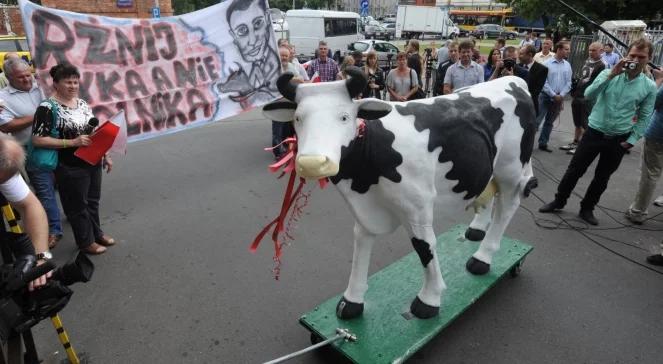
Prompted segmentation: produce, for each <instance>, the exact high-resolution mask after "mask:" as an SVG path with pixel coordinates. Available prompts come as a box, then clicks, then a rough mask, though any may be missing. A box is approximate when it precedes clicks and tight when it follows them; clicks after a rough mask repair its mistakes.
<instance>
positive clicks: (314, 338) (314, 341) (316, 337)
mask: <svg viewBox="0 0 663 364" xmlns="http://www.w3.org/2000/svg"><path fill="white" fill-rule="evenodd" d="M322 341H323V340H322V337H320V335H318V334H316V333H314V332H312V333H311V345H315V344H317V343H319V342H322Z"/></svg>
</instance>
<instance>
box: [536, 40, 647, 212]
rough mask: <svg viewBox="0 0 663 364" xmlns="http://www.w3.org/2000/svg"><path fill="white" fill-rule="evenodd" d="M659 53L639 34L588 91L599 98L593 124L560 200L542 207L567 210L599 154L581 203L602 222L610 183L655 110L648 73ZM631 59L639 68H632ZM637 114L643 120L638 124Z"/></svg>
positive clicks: (572, 164) (591, 97)
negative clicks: (601, 206)
mask: <svg viewBox="0 0 663 364" xmlns="http://www.w3.org/2000/svg"><path fill="white" fill-rule="evenodd" d="M652 53H653V49H652V45H651V43H650V42H649V41H647V40H644V39H638V40H636V41H635V42H633V43H632V44H631V45H630V46H629V49H628V55H627V58H626V59H622V60H620V61H619V62H618V63H617V65H616V66H615V67H613V68H612V69H609V70H608V69H606V70H603V72H601V73H600V74H599V75H598V77H596V80H594V82H593V83H592V84H591V85H589V87H587V89H586V90H585V97H586V98H587V99H589V100H596V102H595V104H594V107H593V108H592V112H591V114H590V115H589V128H588V129H587V131H586V132H585V134H584V135H583V137H582V139H580V143H578V148H577V149H576V153H575V155H573V158H571V162H570V163H569V166H568V168H567V169H566V173H564V177H562V181H561V182H560V183H559V186H558V187H557V194H556V195H555V199H554V200H553V201H552V202H550V203H548V204H545V205H544V206H542V207H541V208H540V209H539V211H540V212H544V213H546V212H553V211H557V210H561V209H562V208H564V205H566V200H567V199H568V198H569V196H570V195H571V192H573V188H575V186H576V183H578V180H579V179H580V177H582V176H583V175H584V174H585V172H586V171H587V168H589V166H590V165H591V164H592V162H593V161H594V159H596V157H599V162H598V164H597V165H596V170H595V171H594V179H592V182H591V183H590V185H589V187H588V188H587V192H586V193H585V197H584V198H583V199H582V201H581V202H580V213H579V216H580V218H581V219H583V220H585V221H586V222H587V223H589V224H591V225H598V221H597V220H596V218H595V217H594V207H595V206H596V204H597V203H598V202H599V199H600V198H601V194H603V191H605V189H606V188H607V187H608V181H609V180H610V176H611V175H612V174H613V173H614V172H615V171H616V170H617V168H619V164H620V163H621V161H622V158H623V157H624V154H625V153H626V150H627V149H630V148H632V147H633V144H635V143H636V142H637V141H638V140H639V139H640V138H641V137H642V133H643V132H644V129H645V127H646V126H647V121H648V120H649V118H650V117H651V115H652V113H653V111H654V102H655V100H656V84H655V83H654V81H652V80H651V79H649V78H647V76H645V75H644V74H643V70H644V68H645V66H646V65H647V62H649V59H650V58H651V56H652ZM627 62H629V63H634V64H635V68H633V69H630V68H627V67H626V65H627ZM636 113H637V116H638V121H637V123H635V124H634V123H633V122H632V121H633V116H635V115H636Z"/></svg>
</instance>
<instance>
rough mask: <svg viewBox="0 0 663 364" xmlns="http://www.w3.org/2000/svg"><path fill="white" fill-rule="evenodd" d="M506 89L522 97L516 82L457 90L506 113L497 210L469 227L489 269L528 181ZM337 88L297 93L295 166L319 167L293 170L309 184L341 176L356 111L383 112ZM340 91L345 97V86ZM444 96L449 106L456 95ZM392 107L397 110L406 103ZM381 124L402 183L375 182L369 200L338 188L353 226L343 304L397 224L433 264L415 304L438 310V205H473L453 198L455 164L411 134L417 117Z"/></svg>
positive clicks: (346, 184) (497, 168) (361, 286)
mask: <svg viewBox="0 0 663 364" xmlns="http://www.w3.org/2000/svg"><path fill="white" fill-rule="evenodd" d="M511 83H515V84H516V85H517V86H518V87H519V88H522V89H524V90H527V85H526V84H525V82H524V81H523V80H521V79H520V78H517V77H505V78H501V79H498V80H495V81H492V82H489V83H485V84H479V85H477V86H473V87H470V88H467V89H464V90H462V92H470V93H471V95H472V96H474V97H484V98H487V99H489V100H490V103H491V105H492V106H493V107H495V108H499V109H500V110H502V111H503V113H504V116H503V118H502V120H503V122H502V124H501V126H500V128H499V129H498V130H497V132H496V134H495V145H496V147H497V153H496V155H495V158H494V161H493V176H492V179H493V181H494V183H495V184H496V185H497V188H498V191H499V193H498V194H497V195H496V196H495V198H494V200H495V203H494V205H495V206H494V208H493V200H492V199H491V200H490V201H489V202H488V203H487V206H486V208H485V209H484V210H482V211H481V212H480V213H478V214H476V215H475V217H474V220H473V221H472V223H471V224H470V227H472V228H475V229H478V230H482V231H485V232H486V235H485V238H484V239H483V241H482V243H481V245H480V247H479V249H478V250H477V251H476V252H475V253H474V255H473V257H474V258H476V259H478V260H480V261H481V262H483V263H486V264H488V265H489V264H490V263H491V261H492V257H493V254H494V253H495V252H496V251H497V250H498V249H499V244H500V240H501V238H502V235H503V233H504V230H505V229H506V226H507V224H508V222H509V221H510V219H511V217H512V216H513V213H514V212H515V210H516V209H517V207H518V206H519V204H520V194H521V192H522V190H523V188H524V186H525V184H526V183H527V181H528V180H529V179H530V178H531V177H532V170H531V166H530V163H529V162H528V163H526V164H525V165H524V166H523V164H522V162H521V161H520V152H521V151H520V143H521V138H522V137H523V132H524V129H523V127H522V126H521V124H520V120H519V118H518V116H517V115H516V114H515V108H516V99H515V98H514V97H513V96H511V95H510V94H508V93H506V92H505V90H507V89H509V87H510V86H509V85H510V84H511ZM334 84H336V85H344V83H343V81H339V82H335V83H331V84H324V85H320V86H318V85H310V84H309V85H301V86H300V87H298V89H297V95H296V102H297V110H296V112H295V120H296V121H295V129H296V131H297V135H298V147H299V152H298V162H299V160H300V159H307V158H310V159H311V160H314V159H315V160H316V161H318V160H319V161H320V162H321V165H320V166H317V167H315V168H313V169H310V170H307V168H309V167H310V166H308V165H307V166H300V165H298V171H301V172H303V174H304V175H305V176H306V177H310V178H317V177H321V176H324V175H335V174H336V173H338V163H339V161H340V150H341V148H340V146H341V145H343V146H346V147H347V146H348V145H349V143H350V141H351V140H352V139H354V137H355V133H356V130H355V129H356V128H357V123H356V122H355V120H356V115H357V112H358V110H361V109H362V108H369V109H370V108H374V107H379V106H380V105H378V104H383V105H382V106H385V105H384V102H382V101H375V100H371V99H364V100H359V101H354V102H353V101H350V100H349V97H348V94H347V91H345V94H344V93H343V92H339V91H338V90H339V87H336V88H334V86H335V85H334ZM340 89H341V90H345V86H343V87H342V88H340ZM334 90H336V92H333V91H334ZM528 95H529V94H528ZM441 97H442V98H447V99H451V100H453V99H457V98H458V95H457V94H452V95H446V96H441ZM433 102H434V99H433V98H430V99H424V100H417V101H410V102H409V103H408V104H410V103H416V104H432V103H433ZM389 104H390V105H392V106H394V105H399V104H400V105H404V104H405V103H389ZM348 117H349V118H348ZM440 118H444V115H440ZM380 121H381V122H382V125H383V126H384V128H385V129H387V130H389V131H391V132H392V133H393V134H394V135H395V140H394V142H393V144H392V147H393V149H394V150H396V151H397V152H398V153H400V154H401V155H402V157H403V162H402V163H401V164H400V165H398V166H397V167H396V170H397V171H398V173H399V174H400V175H401V176H402V179H401V181H400V182H398V183H396V182H392V181H390V180H389V179H387V178H384V177H380V179H379V182H378V183H377V184H374V185H371V186H370V188H369V190H368V191H367V192H366V193H358V192H355V191H354V190H352V189H351V182H352V180H349V179H343V180H341V181H340V182H338V184H337V185H336V186H337V188H338V190H339V192H340V193H341V195H342V196H343V198H344V199H345V200H346V202H347V203H348V205H349V207H350V210H351V211H352V213H353V215H354V217H355V220H356V223H355V228H354V235H355V242H354V249H355V251H354V255H353V262H352V272H351V275H350V280H349V284H348V287H347V289H346V291H345V293H344V298H345V299H347V300H348V301H350V302H354V303H363V301H364V294H365V292H366V289H367V288H368V286H367V275H368V266H369V259H370V251H371V248H372V245H373V242H374V241H375V237H376V236H378V235H382V234H387V233H390V232H392V231H394V230H395V229H396V228H398V227H399V226H401V225H402V226H403V227H404V228H405V230H406V231H407V233H408V235H409V236H410V238H411V239H412V238H417V239H421V240H424V241H425V242H426V243H428V244H429V245H430V250H431V252H432V253H433V259H432V260H431V262H430V263H429V264H428V265H427V266H426V267H424V284H423V286H422V288H421V290H420V292H419V294H418V297H419V299H420V300H421V301H422V302H423V303H425V304H427V305H429V306H434V307H439V306H440V302H441V295H442V292H443V291H444V289H445V288H446V286H445V283H444V281H443V279H442V275H441V273H440V267H439V263H438V259H437V256H436V253H435V252H436V250H435V244H436V234H435V232H434V230H433V210H434V204H435V203H436V202H438V203H442V204H444V206H445V208H446V207H449V208H452V209H454V210H456V211H462V210H463V209H464V208H465V206H467V205H468V203H470V201H468V200H464V199H463V197H464V195H465V193H456V192H453V191H452V188H453V187H454V186H455V185H456V184H457V181H454V180H449V179H447V178H446V177H445V175H446V174H447V172H448V171H449V170H450V169H451V167H452V162H447V163H440V162H439V161H438V156H439V154H440V152H441V150H442V147H438V148H437V149H435V150H433V151H432V152H429V151H428V140H429V138H428V137H429V133H430V129H423V131H421V132H419V131H417V130H416V129H415V127H414V121H415V116H414V115H407V116H404V115H401V114H400V113H399V112H398V110H397V109H396V108H395V107H394V108H393V109H392V111H391V112H390V113H389V114H388V115H386V116H382V117H380ZM339 143H340V144H339ZM316 158H317V159H316ZM325 158H326V159H325ZM334 164H336V165H334Z"/></svg>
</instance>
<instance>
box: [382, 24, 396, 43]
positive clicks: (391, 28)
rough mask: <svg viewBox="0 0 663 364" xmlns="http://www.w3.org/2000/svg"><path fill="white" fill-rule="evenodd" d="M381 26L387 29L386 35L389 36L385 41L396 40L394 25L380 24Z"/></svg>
mask: <svg viewBox="0 0 663 364" xmlns="http://www.w3.org/2000/svg"><path fill="white" fill-rule="evenodd" d="M382 25H383V26H384V27H385V29H387V34H388V35H389V36H388V37H387V39H386V40H389V39H395V38H396V23H382Z"/></svg>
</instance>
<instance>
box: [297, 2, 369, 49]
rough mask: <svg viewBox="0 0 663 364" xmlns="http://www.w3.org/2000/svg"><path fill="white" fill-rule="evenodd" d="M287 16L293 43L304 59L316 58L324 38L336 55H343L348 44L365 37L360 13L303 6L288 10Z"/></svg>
mask: <svg viewBox="0 0 663 364" xmlns="http://www.w3.org/2000/svg"><path fill="white" fill-rule="evenodd" d="M285 18H286V21H287V22H288V33H289V35H290V39H289V41H290V44H292V45H294V46H295V49H296V51H297V58H298V59H300V60H308V59H310V58H312V57H313V56H314V54H315V50H316V49H317V48H318V42H319V41H321V40H325V41H326V42H327V46H328V47H329V49H330V50H331V52H332V54H336V52H338V53H339V54H341V52H343V51H344V50H345V49H346V48H347V47H348V44H350V43H354V42H356V41H358V40H359V39H361V38H362V36H361V33H360V32H359V25H360V24H359V23H360V21H359V20H360V19H359V14H357V13H352V12H346V11H328V10H308V9H302V10H288V11H287V12H286V14H285Z"/></svg>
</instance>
